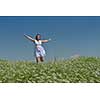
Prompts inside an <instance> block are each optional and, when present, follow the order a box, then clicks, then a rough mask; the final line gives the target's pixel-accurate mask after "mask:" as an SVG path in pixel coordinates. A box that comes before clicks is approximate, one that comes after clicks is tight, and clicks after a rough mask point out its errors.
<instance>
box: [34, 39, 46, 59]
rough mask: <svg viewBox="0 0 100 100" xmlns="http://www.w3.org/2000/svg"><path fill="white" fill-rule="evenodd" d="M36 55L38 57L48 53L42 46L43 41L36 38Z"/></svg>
mask: <svg viewBox="0 0 100 100" xmlns="http://www.w3.org/2000/svg"><path fill="white" fill-rule="evenodd" d="M34 43H35V56H36V57H44V56H45V55H46V52H45V49H44V48H43V46H42V41H41V40H39V41H37V40H35V42H34Z"/></svg>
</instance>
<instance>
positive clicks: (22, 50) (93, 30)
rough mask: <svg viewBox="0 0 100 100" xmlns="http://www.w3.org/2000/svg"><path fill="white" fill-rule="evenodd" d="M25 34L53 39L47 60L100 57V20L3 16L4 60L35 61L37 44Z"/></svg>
mask: <svg viewBox="0 0 100 100" xmlns="http://www.w3.org/2000/svg"><path fill="white" fill-rule="evenodd" d="M24 33H27V34H29V35H32V36H33V37H34V36H35V35H36V33H40V34H41V35H42V39H48V38H51V39H52V41H51V42H49V43H45V44H44V47H45V49H46V51H47V56H46V59H50V60H51V59H53V58H54V57H56V58H69V57H71V56H73V55H76V54H78V55H81V56H100V45H99V43H100V17H82V16H81V17H74V16H73V17H70V16H69V17H68V16H67V17H61V16H59V17H58V16H57V17H46V16H45V17H36V16H35V17H28V16H27V17H25V16H24V17H3V16H2V17H0V35H1V36H0V58H2V59H9V60H34V59H35V57H34V44H33V43H31V42H30V41H28V40H26V39H25V38H24V36H23V34H24Z"/></svg>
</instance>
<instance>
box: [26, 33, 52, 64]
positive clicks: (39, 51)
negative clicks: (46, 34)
mask: <svg viewBox="0 0 100 100" xmlns="http://www.w3.org/2000/svg"><path fill="white" fill-rule="evenodd" d="M24 36H25V37H26V38H27V39H29V40H31V41H32V42H34V44H35V56H36V61H37V63H38V62H43V61H44V56H45V55H46V52H45V49H44V48H43V46H42V43H47V42H48V41H50V40H51V39H48V40H41V35H40V34H37V35H36V37H35V39H33V38H32V37H31V36H29V35H25V34H24Z"/></svg>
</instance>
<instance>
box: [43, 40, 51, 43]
mask: <svg viewBox="0 0 100 100" xmlns="http://www.w3.org/2000/svg"><path fill="white" fill-rule="evenodd" d="M41 41H42V42H43V43H47V42H49V41H51V39H48V40H41Z"/></svg>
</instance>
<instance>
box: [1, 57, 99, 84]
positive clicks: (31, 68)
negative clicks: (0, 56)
mask: <svg viewBox="0 0 100 100" xmlns="http://www.w3.org/2000/svg"><path fill="white" fill-rule="evenodd" d="M87 82H88V83H94V82H96V83H99V82H100V58H96V57H79V58H75V59H67V60H61V61H60V60H58V61H51V62H45V63H40V64H36V63H33V62H29V61H16V62H11V61H7V60H0V83H87Z"/></svg>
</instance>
